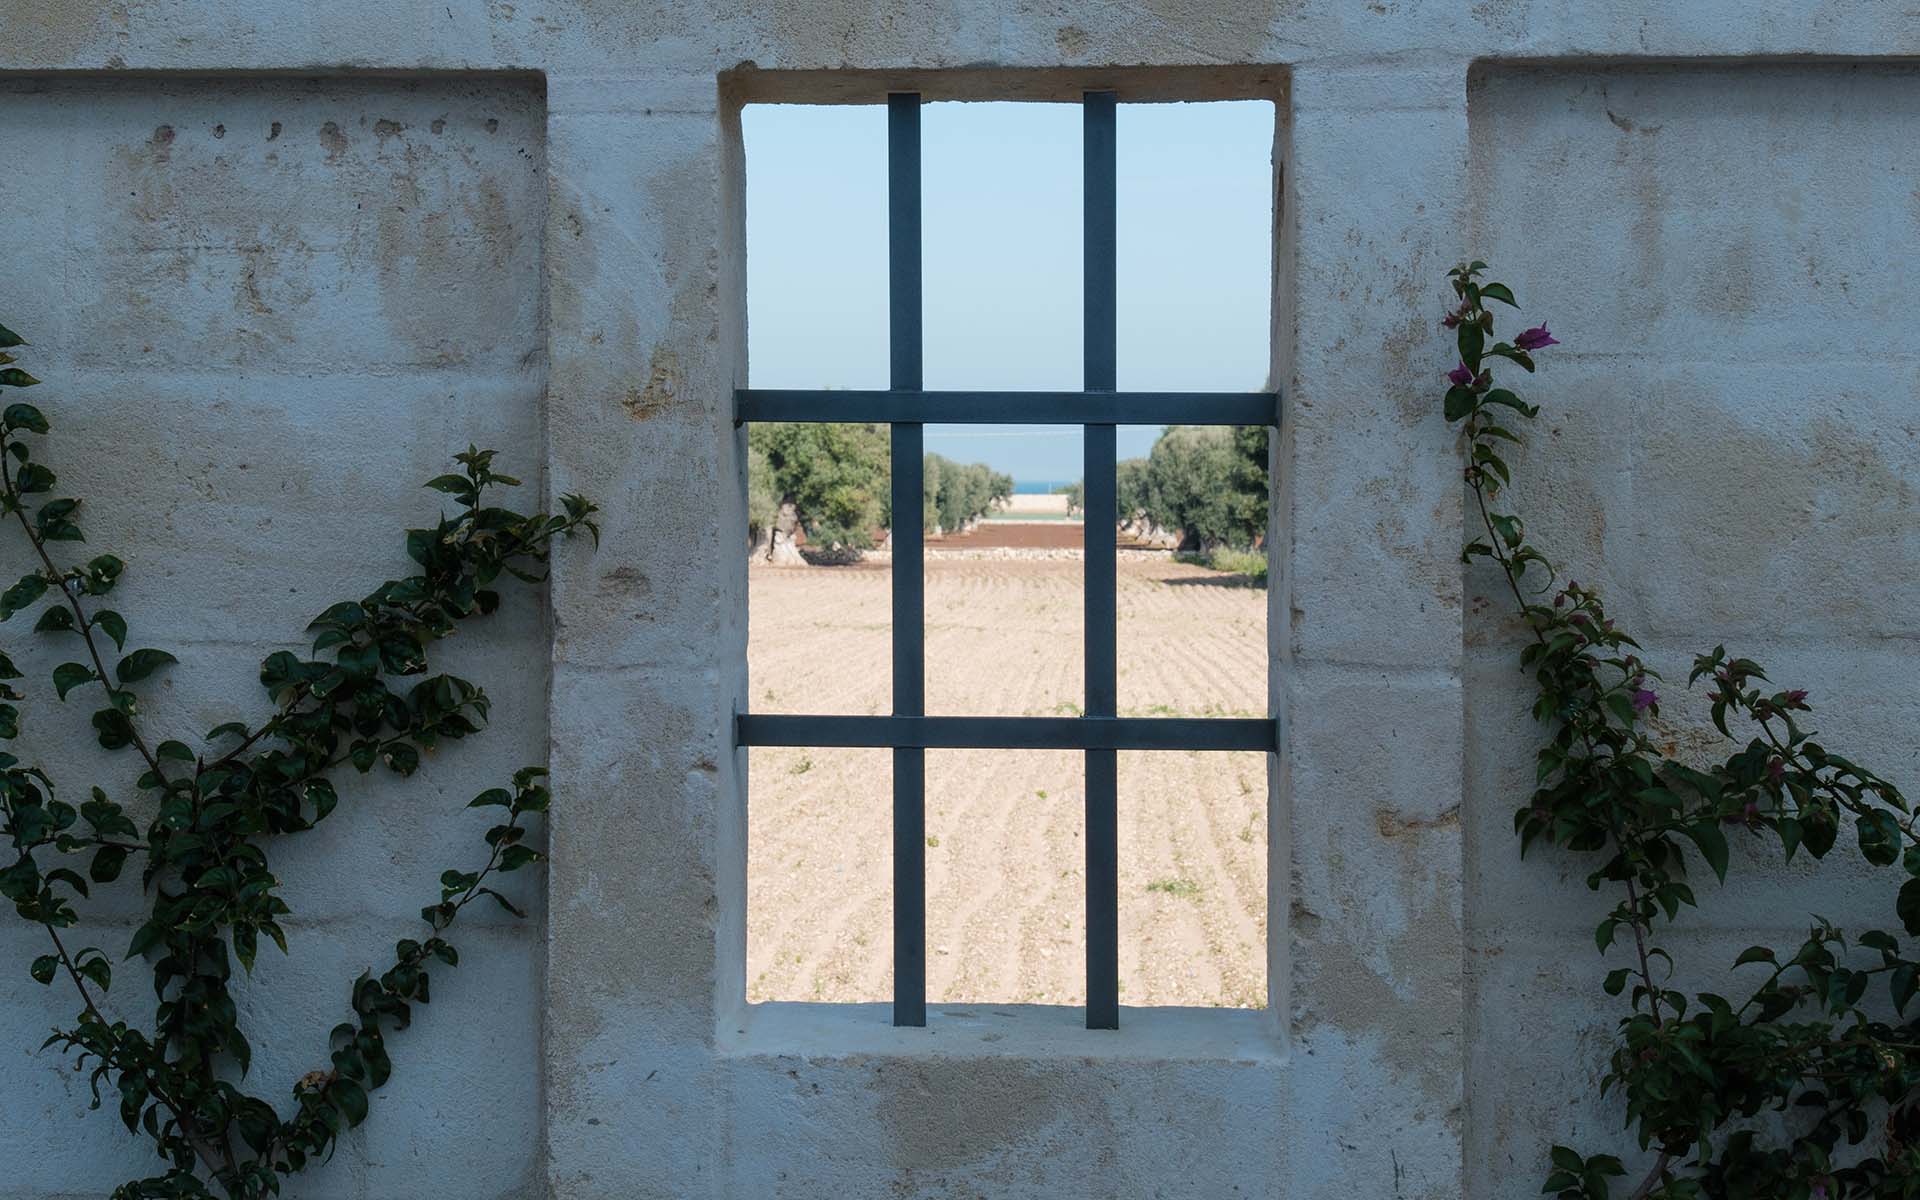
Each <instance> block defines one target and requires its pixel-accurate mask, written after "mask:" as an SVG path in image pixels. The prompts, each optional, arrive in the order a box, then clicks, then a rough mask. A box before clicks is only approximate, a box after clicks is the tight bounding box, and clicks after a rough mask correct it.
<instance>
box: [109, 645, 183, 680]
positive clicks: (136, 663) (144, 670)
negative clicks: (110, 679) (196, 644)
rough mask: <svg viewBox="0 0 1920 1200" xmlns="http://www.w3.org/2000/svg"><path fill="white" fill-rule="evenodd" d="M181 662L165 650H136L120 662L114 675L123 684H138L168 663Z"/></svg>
mask: <svg viewBox="0 0 1920 1200" xmlns="http://www.w3.org/2000/svg"><path fill="white" fill-rule="evenodd" d="M179 661H180V660H179V659H177V658H175V657H174V656H173V655H171V654H168V653H167V652H166V651H165V650H135V651H134V652H133V653H132V654H129V655H127V656H126V657H125V658H123V659H121V660H120V665H119V666H118V667H116V668H114V673H115V674H116V675H118V676H119V677H120V682H121V683H138V682H140V681H141V680H142V679H145V678H146V677H147V676H149V675H151V674H153V673H154V672H155V671H157V670H159V669H160V668H161V667H164V666H166V665H167V664H168V663H176V662H179Z"/></svg>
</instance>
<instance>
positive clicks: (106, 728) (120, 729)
mask: <svg viewBox="0 0 1920 1200" xmlns="http://www.w3.org/2000/svg"><path fill="white" fill-rule="evenodd" d="M93 728H94V731H95V733H96V734H97V735H98V738H99V742H100V745H101V746H102V747H103V748H104V749H107V750H118V749H120V748H121V747H122V746H126V745H130V744H132V742H133V722H132V721H129V720H128V719H127V714H125V713H123V712H121V711H120V710H119V709H117V708H103V709H101V710H100V711H99V712H97V713H94V714H93Z"/></svg>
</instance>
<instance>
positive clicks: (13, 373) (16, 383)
mask: <svg viewBox="0 0 1920 1200" xmlns="http://www.w3.org/2000/svg"><path fill="white" fill-rule="evenodd" d="M39 382H40V381H39V380H38V379H35V378H34V377H33V376H31V375H29V374H27V373H26V372H25V371H22V370H21V369H20V368H19V367H7V368H5V369H0V387H17V388H24V387H33V386H35V385H36V384H38V383H39Z"/></svg>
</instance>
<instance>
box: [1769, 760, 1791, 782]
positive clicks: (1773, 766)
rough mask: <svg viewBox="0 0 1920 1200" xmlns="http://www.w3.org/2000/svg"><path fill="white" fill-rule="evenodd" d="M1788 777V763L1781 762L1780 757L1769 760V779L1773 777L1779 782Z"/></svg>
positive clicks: (1773, 779)
mask: <svg viewBox="0 0 1920 1200" xmlns="http://www.w3.org/2000/svg"><path fill="white" fill-rule="evenodd" d="M1786 777H1787V764H1786V763H1784V762H1781V761H1780V760H1779V759H1778V758H1774V759H1770V760H1768V762H1767V778H1768V779H1771V780H1772V781H1773V782H1775V783H1779V782H1780V781H1781V780H1782V779H1785V778H1786Z"/></svg>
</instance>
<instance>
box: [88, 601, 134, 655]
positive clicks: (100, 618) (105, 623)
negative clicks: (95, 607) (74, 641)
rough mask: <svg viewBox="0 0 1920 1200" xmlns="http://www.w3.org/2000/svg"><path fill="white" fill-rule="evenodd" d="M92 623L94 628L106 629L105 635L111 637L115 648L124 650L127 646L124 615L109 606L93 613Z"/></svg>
mask: <svg viewBox="0 0 1920 1200" xmlns="http://www.w3.org/2000/svg"><path fill="white" fill-rule="evenodd" d="M93 625H94V628H96V629H104V630H105V631H106V633H107V636H108V637H110V638H112V639H113V648H114V649H115V650H125V649H126V648H127V619H126V618H125V617H123V616H121V615H120V614H119V613H117V612H114V611H113V610H112V609H110V608H103V609H101V610H100V611H99V612H97V613H95V614H94V617H93Z"/></svg>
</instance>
